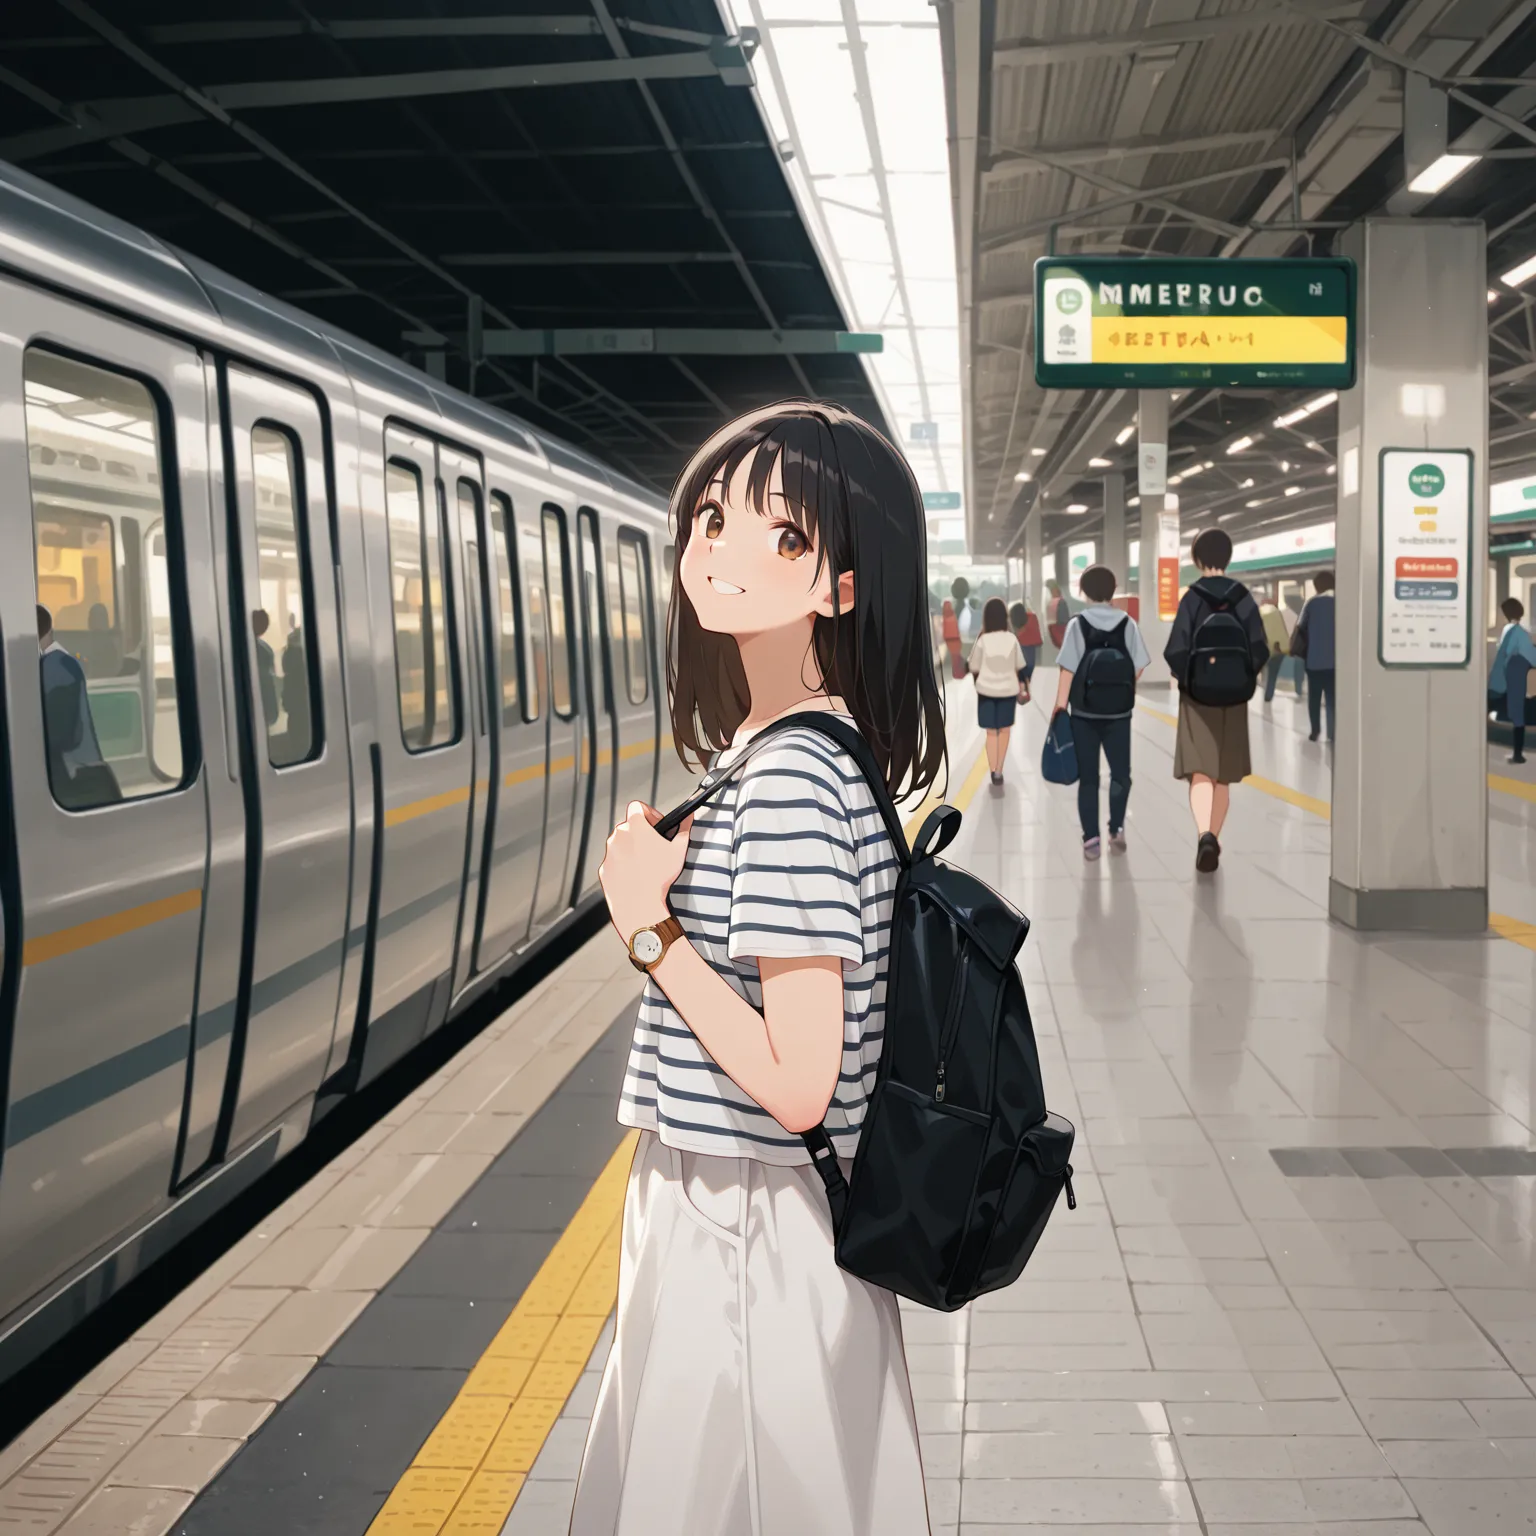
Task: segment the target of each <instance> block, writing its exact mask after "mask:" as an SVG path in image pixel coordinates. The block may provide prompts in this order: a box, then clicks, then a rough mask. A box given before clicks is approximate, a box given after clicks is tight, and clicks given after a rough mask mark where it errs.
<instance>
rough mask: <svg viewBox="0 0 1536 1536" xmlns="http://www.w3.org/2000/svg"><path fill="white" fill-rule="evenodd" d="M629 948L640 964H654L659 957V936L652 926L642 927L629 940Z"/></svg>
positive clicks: (660, 946)
mask: <svg viewBox="0 0 1536 1536" xmlns="http://www.w3.org/2000/svg"><path fill="white" fill-rule="evenodd" d="M630 948H631V950H632V951H633V953H634V956H635V959H636V960H638V961H639V962H640V963H641V964H642V965H654V964H655V963H656V962H657V961H658V960H660V959H661V948H662V945H661V937H660V935H659V934H658V933H657V932H656V930H655V929H654V928H642V929H641V930H640V932H639V933H637V934H636V935H635V936H634V938H633V939H632V940H631V941H630Z"/></svg>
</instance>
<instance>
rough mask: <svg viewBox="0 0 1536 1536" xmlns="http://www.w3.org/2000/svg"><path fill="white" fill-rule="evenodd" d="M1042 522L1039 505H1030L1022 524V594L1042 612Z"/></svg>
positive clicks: (1031, 605)
mask: <svg viewBox="0 0 1536 1536" xmlns="http://www.w3.org/2000/svg"><path fill="white" fill-rule="evenodd" d="M1043 522H1044V518H1043V517H1042V515H1041V512H1040V509H1039V507H1032V508H1031V509H1030V513H1029V518H1028V521H1027V522H1026V523H1025V524H1024V595H1025V597H1026V598H1027V599H1028V600H1029V606H1030V607H1031V608H1032V609H1034V611H1035V612H1036V613H1040V612H1043V611H1044V607H1045V586H1044V583H1043V582H1042V581H1041V580H1040V527H1041V524H1042V523H1043Z"/></svg>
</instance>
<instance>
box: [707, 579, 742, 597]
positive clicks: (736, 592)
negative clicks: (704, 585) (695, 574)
mask: <svg viewBox="0 0 1536 1536" xmlns="http://www.w3.org/2000/svg"><path fill="white" fill-rule="evenodd" d="M709 584H710V586H712V587H713V588H714V589H715V591H716V592H721V593H724V595H725V596H726V597H740V596H741V594H742V592H743V591H744V590H745V588H743V587H733V586H732V585H731V583H730V582H728V581H721V580H720V578H719V577H718V576H711V577H710V578H709Z"/></svg>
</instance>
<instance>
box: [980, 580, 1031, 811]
mask: <svg viewBox="0 0 1536 1536" xmlns="http://www.w3.org/2000/svg"><path fill="white" fill-rule="evenodd" d="M971 675H972V676H973V677H974V678H975V679H976V715H977V718H978V719H979V721H980V723H981V728H982V730H984V731H985V732H986V733H987V766H988V767H989V768H990V769H991V770H992V782H993V783H994V784H1001V783H1002V782H1003V764H1004V763H1005V762H1006V761H1007V759H1008V735H1009V732H1010V731H1012V729H1013V717H1014V711H1015V708H1016V707H1017V705H1018V704H1019V703H1020V702H1021V701H1022V700H1023V698H1024V696H1025V695H1024V652H1023V650H1022V648H1021V647H1020V645H1019V642H1018V638H1017V636H1015V634H1014V633H1013V631H1012V630H1011V629H1009V628H1008V609H1007V606H1006V605H1005V604H1004V602H1003V600H1002V598H1000V597H989V598H988V599H987V606H986V607H985V608H983V609H982V611H981V633H980V634H979V635H977V637H976V644H975V645H973V646H972V647H971Z"/></svg>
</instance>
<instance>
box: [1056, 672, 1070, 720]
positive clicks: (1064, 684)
mask: <svg viewBox="0 0 1536 1536" xmlns="http://www.w3.org/2000/svg"><path fill="white" fill-rule="evenodd" d="M1071 692H1072V674H1071V673H1070V672H1068V671H1067V669H1066V668H1065V667H1061V668H1060V669H1059V670H1058V671H1057V673H1056V713H1057V714H1060V713H1061V711H1062V710H1064V709H1065V708H1066V707H1067V695H1068V694H1069V693H1071Z"/></svg>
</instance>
